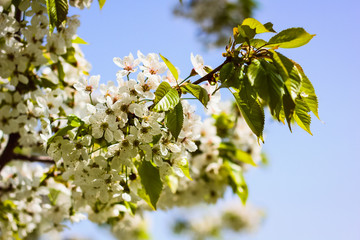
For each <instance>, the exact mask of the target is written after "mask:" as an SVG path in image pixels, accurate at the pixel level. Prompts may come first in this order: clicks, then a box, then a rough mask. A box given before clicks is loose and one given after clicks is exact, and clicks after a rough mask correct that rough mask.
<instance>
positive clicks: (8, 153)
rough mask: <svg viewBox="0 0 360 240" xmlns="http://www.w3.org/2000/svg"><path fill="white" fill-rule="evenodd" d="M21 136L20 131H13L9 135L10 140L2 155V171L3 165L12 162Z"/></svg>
mask: <svg viewBox="0 0 360 240" xmlns="http://www.w3.org/2000/svg"><path fill="white" fill-rule="evenodd" d="M19 138H20V135H19V134H18V133H11V134H10V135H9V139H8V142H7V144H6V147H5V149H4V151H3V153H2V155H1V156H0V171H1V170H2V169H3V167H4V166H5V165H6V164H7V163H8V162H10V161H11V160H12V159H13V157H14V149H15V147H16V146H17V145H18V140H19Z"/></svg>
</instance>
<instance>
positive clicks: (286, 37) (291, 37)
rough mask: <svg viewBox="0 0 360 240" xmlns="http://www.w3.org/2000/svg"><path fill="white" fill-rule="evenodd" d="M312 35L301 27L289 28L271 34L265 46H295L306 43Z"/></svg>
mask: <svg viewBox="0 0 360 240" xmlns="http://www.w3.org/2000/svg"><path fill="white" fill-rule="evenodd" d="M314 36H315V35H311V34H309V33H307V32H306V31H305V30H304V29H303V28H289V29H286V30H283V31H281V32H279V33H278V34H276V35H275V36H273V37H272V38H271V39H270V40H269V42H268V45H267V46H266V47H269V48H272V47H279V48H297V47H301V46H303V45H305V44H307V43H308V42H309V41H310V40H311V39H312V38H313V37H314Z"/></svg>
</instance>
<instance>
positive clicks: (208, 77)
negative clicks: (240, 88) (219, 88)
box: [192, 57, 231, 85]
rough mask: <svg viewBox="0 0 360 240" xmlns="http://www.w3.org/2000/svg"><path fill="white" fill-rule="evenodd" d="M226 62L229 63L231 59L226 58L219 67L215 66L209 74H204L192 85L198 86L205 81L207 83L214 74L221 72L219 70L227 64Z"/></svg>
mask: <svg viewBox="0 0 360 240" xmlns="http://www.w3.org/2000/svg"><path fill="white" fill-rule="evenodd" d="M228 62H231V58H230V57H227V58H226V60H225V61H224V62H223V63H222V64H220V65H219V66H217V67H216V68H215V69H214V70H212V71H211V72H209V73H208V74H206V75H205V76H203V77H202V78H200V79H198V80H196V81H195V82H193V83H192V84H196V85H199V84H200V83H202V82H205V81H208V80H211V79H212V78H213V75H214V74H215V73H217V72H218V71H220V70H221V68H222V67H223V66H224V65H225V64H227V63H228Z"/></svg>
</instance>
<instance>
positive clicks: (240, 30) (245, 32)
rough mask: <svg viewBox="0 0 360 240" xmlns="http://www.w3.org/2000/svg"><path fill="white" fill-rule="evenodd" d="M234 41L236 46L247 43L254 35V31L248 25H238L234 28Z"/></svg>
mask: <svg viewBox="0 0 360 240" xmlns="http://www.w3.org/2000/svg"><path fill="white" fill-rule="evenodd" d="M233 31H234V39H235V42H236V43H237V44H240V43H243V42H247V41H249V40H251V39H253V38H254V37H255V35H256V31H255V29H252V28H250V26H248V25H240V26H238V27H237V28H234V30H233Z"/></svg>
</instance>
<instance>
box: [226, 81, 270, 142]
mask: <svg viewBox="0 0 360 240" xmlns="http://www.w3.org/2000/svg"><path fill="white" fill-rule="evenodd" d="M244 82H245V85H244V86H242V88H241V89H240V91H239V92H232V94H233V95H234V97H235V100H236V104H237V105H238V107H239V109H240V112H241V114H242V116H243V117H244V119H245V121H246V123H247V124H248V126H249V127H250V129H251V130H252V131H253V133H255V135H256V136H257V137H258V138H260V139H261V140H262V141H263V131H264V124H265V114H264V109H263V108H262V107H261V106H260V104H259V103H258V102H257V99H256V93H255V91H254V90H253V88H252V86H251V85H250V83H247V82H248V81H244Z"/></svg>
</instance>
